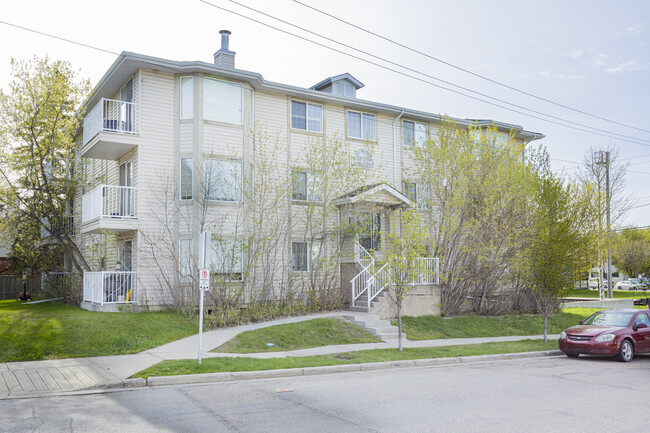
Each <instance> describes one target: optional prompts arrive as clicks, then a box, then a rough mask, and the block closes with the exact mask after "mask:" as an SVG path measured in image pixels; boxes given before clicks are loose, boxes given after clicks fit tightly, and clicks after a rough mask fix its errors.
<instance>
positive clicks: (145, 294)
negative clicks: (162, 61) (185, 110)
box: [134, 70, 177, 304]
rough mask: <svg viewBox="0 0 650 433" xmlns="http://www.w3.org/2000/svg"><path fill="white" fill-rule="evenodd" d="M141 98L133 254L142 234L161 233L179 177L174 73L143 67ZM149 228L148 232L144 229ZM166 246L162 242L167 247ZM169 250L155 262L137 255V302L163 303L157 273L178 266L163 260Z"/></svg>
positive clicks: (136, 253) (148, 257)
mask: <svg viewBox="0 0 650 433" xmlns="http://www.w3.org/2000/svg"><path fill="white" fill-rule="evenodd" d="M139 84H140V86H139V87H140V93H139V96H140V99H139V103H138V109H139V119H140V125H139V126H140V133H139V135H140V140H139V145H138V150H137V152H138V157H137V168H135V170H134V171H137V173H138V185H137V186H138V189H137V201H138V203H137V209H138V221H139V225H140V230H138V232H137V239H136V240H135V245H137V246H138V248H137V249H136V248H134V256H136V255H139V254H140V251H141V249H142V248H146V247H147V245H145V244H144V243H143V241H144V239H143V236H144V237H146V238H149V239H155V238H156V237H157V236H159V235H160V233H159V230H162V229H163V228H164V227H161V226H160V223H159V221H160V219H161V218H162V216H161V213H163V212H164V207H163V203H164V201H167V202H168V203H169V202H170V201H171V202H172V203H173V199H174V192H175V188H176V183H177V179H175V173H176V171H175V169H174V164H175V161H174V141H173V140H174V121H175V117H174V104H175V100H174V76H173V75H172V74H167V73H163V72H154V71H149V70H141V71H140V83H139ZM143 231H146V232H147V233H143ZM164 247H165V246H163V248H164ZM166 257H169V254H167V252H165V251H161V252H160V254H159V255H158V260H159V261H163V263H156V262H154V260H153V258H152V257H151V255H150V254H143V255H142V256H141V257H138V258H137V259H134V261H135V262H136V263H137V266H138V267H137V272H138V292H139V296H140V298H139V299H138V302H140V303H144V302H145V300H149V302H150V303H153V304H158V303H160V302H159V301H160V299H162V298H161V297H162V296H164V295H165V294H164V289H163V288H162V287H161V286H160V283H159V281H158V279H157V278H156V275H157V273H159V272H160V270H159V269H160V268H159V267H160V266H162V267H165V266H172V267H173V266H175V264H174V263H171V262H170V263H164V261H165V260H166Z"/></svg>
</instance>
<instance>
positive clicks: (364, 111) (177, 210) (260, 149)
mask: <svg viewBox="0 0 650 433" xmlns="http://www.w3.org/2000/svg"><path fill="white" fill-rule="evenodd" d="M229 34H230V32H228V31H222V32H221V37H222V39H221V42H222V44H221V48H220V49H219V50H218V51H217V52H216V53H215V54H214V63H206V62H201V61H189V62H185V61H171V60H165V59H160V58H153V57H149V56H144V55H139V54H134V53H127V52H124V53H122V54H120V55H119V56H118V58H117V60H116V61H115V62H114V63H113V65H112V66H111V67H110V68H109V70H108V71H107V72H106V74H105V75H104V77H103V78H102V79H101V81H100V82H99V83H98V84H97V86H96V87H95V89H94V91H93V93H92V96H91V97H90V98H89V99H88V100H87V102H86V104H85V108H86V111H85V114H84V115H85V120H84V124H83V134H82V137H81V138H80V142H79V152H78V156H79V158H80V162H81V165H82V166H83V168H84V173H85V186H84V188H83V190H82V191H80V194H79V195H80V199H79V200H77V203H76V209H75V210H76V214H77V215H76V218H79V220H78V221H80V224H78V225H77V226H78V234H77V239H78V243H79V244H80V245H81V246H82V248H83V249H84V251H85V254H86V255H87V258H88V260H89V262H90V263H91V264H92V266H93V268H94V271H93V272H87V273H86V274H85V275H84V300H85V305H86V307H87V308H98V306H107V305H108V306H111V305H115V304H121V303H137V304H148V305H163V304H167V303H172V302H182V301H186V300H189V299H191V298H192V296H193V294H192V293H193V292H192V289H193V288H194V289H195V287H196V284H195V282H196V279H197V275H195V273H196V266H197V258H198V257H199V255H200V253H199V251H198V249H199V236H200V233H201V232H202V231H204V230H210V231H212V233H213V240H212V243H213V244H212V251H211V257H212V272H213V276H214V278H215V282H217V281H218V282H219V283H218V284H217V286H218V290H219V291H220V292H219V293H217V295H216V296H217V297H218V298H219V300H221V301H228V302H230V301H236V302H247V301H249V300H251V299H260V298H264V299H277V298H282V297H287V296H295V295H296V293H298V294H303V295H304V291H302V290H301V289H300V288H301V287H302V286H304V285H310V287H312V288H313V287H319V285H328V284H329V285H332V284H334V285H337V286H338V287H341V286H342V287H344V289H345V290H346V291H347V290H350V289H354V288H351V283H350V280H352V279H354V277H355V276H358V275H359V272H360V271H361V270H362V269H363V267H364V265H365V264H366V262H364V260H365V259H364V257H366V256H364V254H366V253H367V251H368V250H371V251H375V252H379V253H380V252H381V248H382V247H381V244H382V236H384V235H385V234H386V233H387V232H388V231H390V230H391V229H397V228H396V227H394V228H393V227H391V218H392V217H393V216H394V213H395V212H396V210H398V209H401V208H404V207H410V206H413V205H414V201H415V200H416V197H417V195H418V194H419V193H421V191H420V189H421V188H419V187H418V186H417V184H414V183H412V182H411V183H407V184H405V183H404V182H405V180H406V177H405V170H407V169H408V164H407V163H406V159H407V158H408V156H407V152H405V149H406V148H408V146H412V145H417V143H418V142H421V141H423V140H426V138H427V136H428V135H430V134H432V133H433V132H434V131H435V128H436V127H437V125H439V124H440V123H441V120H440V117H439V115H437V114H432V113H426V112H421V111H416V110H410V109H408V108H402V107H396V106H391V105H386V104H381V103H376V102H371V101H365V100H362V99H358V98H357V97H356V93H357V91H358V90H359V89H360V88H361V87H363V84H362V83H361V82H360V81H359V80H357V79H356V78H355V77H353V76H351V75H350V74H347V73H345V74H341V75H337V76H334V77H330V78H327V79H325V80H323V81H321V82H319V83H318V84H316V85H314V86H313V87H311V88H309V89H305V88H300V87H295V86H291V85H285V84H280V83H275V82H270V81H267V80H265V79H264V78H263V77H262V76H261V75H260V74H258V73H254V72H249V71H244V70H240V69H236V68H235V53H234V52H232V51H230V50H229V47H228V45H229ZM452 120H454V121H455V123H456V125H458V127H461V128H463V127H468V126H469V125H478V126H479V127H487V126H488V125H495V126H496V127H497V128H498V130H499V131H502V132H503V133H504V134H514V139H515V140H517V141H520V142H523V143H527V142H529V141H532V140H536V139H539V138H542V137H543V135H541V134H538V133H534V132H530V131H525V130H524V129H523V128H521V127H519V126H515V125H510V124H505V123H500V122H493V121H478V122H477V121H472V120H467V119H452ZM315 142H319V143H326V142H327V143H328V144H325V145H324V147H323V149H325V150H324V151H327V149H330V150H332V157H331V158H332V161H331V163H332V165H334V164H335V161H334V160H335V159H336V158H338V157H336V156H334V153H336V152H334V150H336V149H337V148H338V149H339V150H340V148H345V150H346V152H347V153H348V154H349V155H350V166H349V170H348V171H349V172H347V173H341V172H339V174H338V176H340V177H345V178H348V177H350V176H349V175H350V173H351V172H352V171H353V170H360V171H359V172H358V173H357V175H356V178H355V180H354V181H350V182H349V183H348V184H347V185H348V189H347V190H341V191H334V196H330V197H332V198H331V199H326V198H325V197H324V196H323V194H327V192H323V191H321V189H322V187H323V185H324V184H326V183H327V181H332V179H330V178H329V177H332V175H329V174H326V176H328V179H323V173H322V172H321V170H314V169H313V167H309V162H308V154H309V152H311V151H313V149H314V148H315V147H314V146H313V143H315ZM327 146H329V147H327ZM332 146H334V147H332ZM316 147H317V146H316ZM310 149H311V150H310ZM312 156H313V155H312ZM339 156H340V155H339ZM328 157H329V156H328V155H325V160H327V158H328ZM326 165H327V164H326ZM321 168H322V165H321ZM329 168H330V167H328V169H329ZM344 171H345V170H344ZM332 184H333V183H332ZM336 185H337V187H338V188H341V185H346V184H345V182H341V181H340V182H338V183H336ZM329 193H330V194H331V193H332V191H330V192H329ZM319 206H320V207H319ZM324 207H331V208H333V209H336V211H335V212H334V213H328V212H326V211H324V210H323V208H324ZM310 212H311V213H310ZM308 215H311V216H312V218H311V219H310V217H309V216H308ZM315 221H317V222H318V224H315V223H314V222H315ZM356 221H363V222H364V224H365V227H366V228H365V229H364V230H362V232H363V233H361V234H360V235H359V234H358V233H357V235H358V236H357V237H355V239H354V240H343V241H342V240H341V239H342V238H341V236H340V235H334V236H332V234H331V231H336V230H341V227H342V225H343V224H344V223H348V222H356ZM315 225H318V226H319V229H318V231H319V233H321V234H320V235H313V233H314V231H313V226H315ZM306 230H307V231H309V230H311V232H310V233H312V235H310V236H306V235H305V232H306ZM323 233H329V235H323ZM261 238H264V239H263V240H261ZM317 238H318V239H317ZM337 242H338V246H336V245H337ZM324 244H327V245H328V247H327V248H329V249H328V251H329V252H328V254H329V255H328V257H329V258H330V259H331V258H332V256H334V258H335V260H336V263H335V265H334V266H335V268H336V272H335V273H334V274H333V275H330V277H331V278H330V279H329V280H328V282H324V281H325V280H324V279H323V278H325V277H323V278H321V279H319V280H318V281H315V280H314V278H313V275H312V276H311V277H309V276H308V274H309V272H310V271H313V269H315V267H316V265H315V263H316V262H315V261H314V260H315V257H316V256H320V253H319V252H317V251H316V250H317V249H319V250H322V249H323V245H324ZM317 247H318V248H317ZM366 259H368V260H372V259H371V258H368V257H366ZM319 276H321V277H322V276H323V273H322V272H321V273H319ZM365 285H366V283H364V284H362V285H361V286H359V287H361V291H363V287H365ZM244 286H247V290H246V291H242V287H244ZM358 291H359V288H357V292H358ZM358 295H359V294H358V293H357V295H355V294H354V293H352V294H351V295H350V296H351V298H353V297H355V296H358ZM366 295H368V296H367V297H366V298H364V299H365V301H368V302H369V299H368V298H369V293H367V294H366ZM350 300H351V301H353V299H350ZM365 301H364V302H365ZM102 308H103V307H102Z"/></svg>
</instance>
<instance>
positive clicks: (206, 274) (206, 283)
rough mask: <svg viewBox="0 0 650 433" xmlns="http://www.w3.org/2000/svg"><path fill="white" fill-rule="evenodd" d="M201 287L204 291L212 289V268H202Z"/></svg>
mask: <svg viewBox="0 0 650 433" xmlns="http://www.w3.org/2000/svg"><path fill="white" fill-rule="evenodd" d="M199 289H200V290H203V291H207V290H210V270H209V269H206V268H204V269H201V270H200V271H199Z"/></svg>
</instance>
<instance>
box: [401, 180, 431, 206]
mask: <svg viewBox="0 0 650 433" xmlns="http://www.w3.org/2000/svg"><path fill="white" fill-rule="evenodd" d="M425 184H426V183H425V182H406V181H404V182H403V189H402V192H403V193H404V195H405V196H406V197H408V198H409V200H411V201H413V202H415V208H416V209H420V210H430V209H431V203H426V202H424V201H419V200H420V198H419V197H420V191H422V186H423V185H425ZM406 185H413V186H414V187H415V199H412V198H411V197H410V196H409V195H408V193H407V192H406ZM426 189H427V190H429V185H427V188H426ZM428 192H429V197H428V198H424V199H423V200H429V201H430V200H431V193H430V191H428Z"/></svg>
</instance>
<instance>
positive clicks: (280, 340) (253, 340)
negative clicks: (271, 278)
mask: <svg viewBox="0 0 650 433" xmlns="http://www.w3.org/2000/svg"><path fill="white" fill-rule="evenodd" d="M380 341H381V340H380V339H378V338H377V337H375V336H374V335H372V334H371V333H370V332H368V331H366V330H365V329H363V328H361V327H359V326H357V325H355V324H353V323H350V322H346V321H345V320H337V319H313V320H307V321H304V322H297V323H288V324H286V325H276V326H269V327H268V328H262V329H256V330H253V331H246V332H242V333H241V334H239V335H237V336H236V337H235V338H233V339H232V340H230V341H228V342H227V343H225V344H224V345H222V346H220V347H218V348H216V349H214V350H213V352H230V353H255V352H278V351H284V350H298V349H306V348H309V347H320V346H331V345H335V344H353V343H375V342H380ZM269 344H271V345H269Z"/></svg>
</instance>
